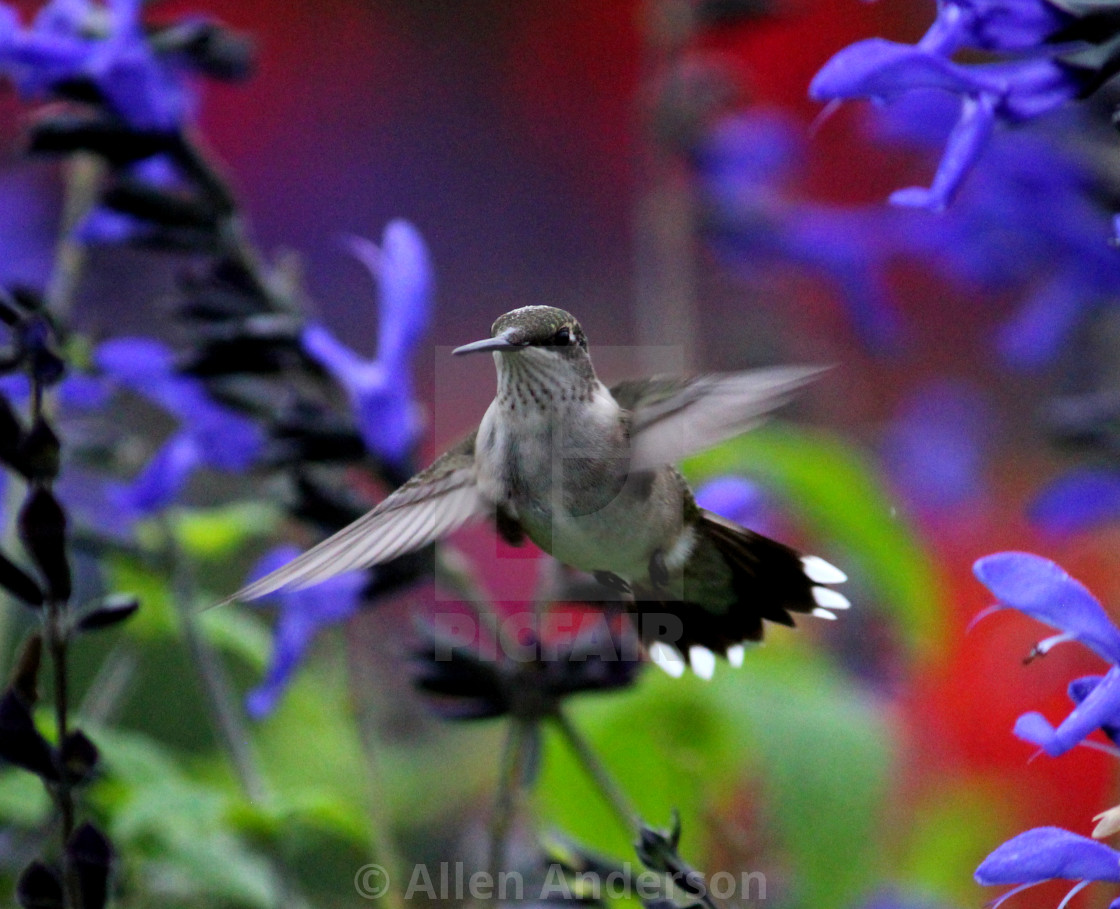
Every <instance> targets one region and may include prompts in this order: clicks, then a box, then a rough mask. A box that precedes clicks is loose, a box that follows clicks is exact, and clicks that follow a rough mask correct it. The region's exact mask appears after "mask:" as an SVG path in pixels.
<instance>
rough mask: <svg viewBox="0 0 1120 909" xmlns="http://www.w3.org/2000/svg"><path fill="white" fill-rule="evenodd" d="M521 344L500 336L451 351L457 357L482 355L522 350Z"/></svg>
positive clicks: (473, 342)
mask: <svg viewBox="0 0 1120 909" xmlns="http://www.w3.org/2000/svg"><path fill="white" fill-rule="evenodd" d="M520 349H521V345H520V344H511V343H510V342H509V340H507V339H506V338H505V337H503V336H501V335H499V336H498V337H496V338H483V339H482V340H481V341H472V342H471V343H470V344H464V345H463V346H462V347H456V348H455V349H454V350H453V351H451V352H452V353H453V354H455V355H456V356H457V355H459V354H469V353H482V352H483V351H487V350H520Z"/></svg>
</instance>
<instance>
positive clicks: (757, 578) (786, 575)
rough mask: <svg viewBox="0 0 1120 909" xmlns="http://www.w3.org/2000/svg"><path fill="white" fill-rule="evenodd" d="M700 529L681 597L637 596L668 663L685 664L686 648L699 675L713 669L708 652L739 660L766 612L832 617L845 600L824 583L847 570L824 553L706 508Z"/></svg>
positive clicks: (646, 627)
mask: <svg viewBox="0 0 1120 909" xmlns="http://www.w3.org/2000/svg"><path fill="white" fill-rule="evenodd" d="M698 531H699V535H698V541H697V549H696V551H695V553H694V556H693V557H692V558H691V559H690V561H689V565H688V567H686V569H685V576H684V597H683V599H682V600H680V601H671V600H656V599H655V600H654V601H653V602H650V601H648V600H645V599H644V598H639V602H636V603H635V604H634V608H635V609H636V610H637V611H639V612H640V618H639V626H640V631H641V634H642V636H643V638H644V639H645V640H646V643H647V644H648V645H650V655H651V656H652V657H653V658H654V660H655V662H657V663H658V664H659V665H661V666H662V668H664V669H666V671H668V672H671V673H673V674H680V672H683V671H684V666H685V660H684V657H682V656H681V655H682V654H684V655H687V657H688V660H689V662H690V663H691V664H692V665H693V669H694V670H695V671H696V672H697V674H698V675H710V674H711V669H710V666H711V664H712V661H711V659H710V657H711V653H717V654H723V655H725V656H727V657H728V659H729V660H730V661H731V662H732V663H738V662H740V661H741V660H742V655H743V643H744V642H755V641H760V640H762V636H763V620H766V621H769V622H776V623H778V624H781V625H790V626H792V625H793V624H794V621H793V615H792V614H793V613H803V614H809V615H814V616H817V617H819V618H826V619H833V618H835V617H836V616H835V614H834V610H841V609H846V608H847V607H848V601H847V599H846V598H845V597H844V596H843V594H841V593H839V592H837V591H835V590H833V589H831V588H830V587H828V586H825V585H828V584H837V583H840V582H842V581H844V580H845V576H844V573H843V572H841V571H840V570H839V569H838V568H835V567H834V566H832V565H830V564H829V563H828V562H826V561H825V560H824V559H821V558H818V557H817V556H802V555H801V553H799V552H797V551H796V550H795V549H792V548H790V547H789V546H786V545H785V544H783V543H779V542H777V541H776V540H771V539H769V538H768V537H764V536H762V535H761V534H757V533H754V532H752V531H750V530H747V529H746V528H744V527H740V526H739V525H737V524H735V523H734V522H732V521H728V520H727V519H726V518H722V517H720V516H719V515H717V514H714V513H712V512H709V511H702V512H701V517H700V523H699V525H698ZM728 572H730V589H731V591H732V595H733V598H732V601H731V602H730V603H729V602H728V597H727V589H728V584H727V580H728V578H727V573H728ZM655 617H656V618H655ZM705 654H706V655H705ZM674 660H676V663H675V664H674V662H673V661H674ZM702 670H703V671H702Z"/></svg>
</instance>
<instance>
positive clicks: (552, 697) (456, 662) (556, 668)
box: [415, 616, 642, 720]
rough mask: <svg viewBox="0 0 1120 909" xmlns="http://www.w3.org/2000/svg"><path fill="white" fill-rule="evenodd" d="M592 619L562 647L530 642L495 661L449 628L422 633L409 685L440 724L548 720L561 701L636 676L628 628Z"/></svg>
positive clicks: (636, 655) (636, 652)
mask: <svg viewBox="0 0 1120 909" xmlns="http://www.w3.org/2000/svg"><path fill="white" fill-rule="evenodd" d="M595 618H596V620H595V621H594V622H593V624H592V626H591V627H590V628H588V629H586V630H583V631H581V632H580V633H579V634H577V635H575V636H574V637H571V638H569V639H567V640H566V641H563V642H560V643H546V644H541V643H540V642H539V641H538V640H537V639H536V636H535V635H529V637H528V639H527V640H523V641H519V642H518V650H519V652H518V653H517V654H502V655H501V656H499V657H498V658H497V659H495V658H493V657H488V656H486V655H484V654H483V653H482V652H481V651H480V650H478V649H476V647H475V645H474V643H473V641H471V642H468V641H467V640H466V639H465V638H463V637H462V636H460V635H456V634H452V633H451V629H446V630H444V629H440V628H437V627H435V626H430V625H429V626H421V628H420V631H421V635H422V636H423V644H422V645H421V647H420V648H418V649H417V651H416V652H415V656H416V658H417V661H418V664H419V672H418V674H417V677H416V682H415V683H416V685H417V687H418V688H420V689H421V690H422V691H425V692H427V693H429V694H433V695H437V696H438V697H439V700H438V701H437V702H435V703H434V705H433V706H434V708H435V712H436V713H437V714H439V715H440V716H443V717H445V718H447V719H460V720H466V719H483V718H486V717H492V716H501V715H503V714H507V713H508V714H511V715H514V716H517V717H520V718H522V719H528V720H536V719H540V718H542V717H546V716H549V715H551V714H553V713H555V711H556V710H557V708H558V707H559V705H560V702H561V701H562V700H563V699H564V698H566V697H569V696H571V695H573V694H579V693H582V692H590V691H610V690H614V689H618V688H623V687H626V686H627V685H630V684H632V683H633V681H634V679H635V678H636V677H637V674H638V672H640V671H641V668H642V659H641V654H640V648H639V646H638V643H637V638H636V636H635V634H634V632H633V630H632V628H631V627H630V626H629V624H624V625H623V626H621V630H616V629H615V628H614V627H612V626H611V625H610V624H609V623H608V622H607V620H606V619H605V618H604V617H602V616H598V617H595ZM463 627H464V628H467V629H470V628H473V627H474V623H473V619H471V618H469V617H465V623H464V626H463Z"/></svg>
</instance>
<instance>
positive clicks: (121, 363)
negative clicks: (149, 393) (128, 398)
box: [93, 337, 175, 393]
mask: <svg viewBox="0 0 1120 909" xmlns="http://www.w3.org/2000/svg"><path fill="white" fill-rule="evenodd" d="M93 362H94V364H95V365H96V366H97V367H98V368H99V369H100V370H102V371H103V372H105V373H106V374H108V375H109V376H111V377H112V378H114V379H116V380H117V381H118V382H121V383H122V384H123V385H125V386H127V387H129V388H131V389H132V390H134V391H137V392H140V393H142V390H143V389H144V388H145V387H147V386H148V383H149V382H151V381H152V380H157V381H158V380H161V379H163V378H165V377H166V376H168V375H169V374H170V373H171V371H172V369H173V368H174V363H175V358H174V356H173V355H172V353H171V348H169V347H168V346H167V345H166V344H164V343H162V342H161V341H156V340H154V339H153V338H133V337H127V338H113V339H112V340H109V341H104V342H102V343H101V344H100V345H98V347H97V350H96V351H94V354H93Z"/></svg>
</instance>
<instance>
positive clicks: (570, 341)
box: [453, 306, 595, 390]
mask: <svg viewBox="0 0 1120 909" xmlns="http://www.w3.org/2000/svg"><path fill="white" fill-rule="evenodd" d="M483 351H490V352H492V353H493V354H494V355H495V356H494V360H495V362H496V363H497V365H498V376H499V378H500V379H501V380H503V382H504V381H505V380H511V381H514V382H521V383H528V384H531V385H533V386H540V387H541V388H542V389H545V390H547V389H549V387H550V386H551V387H556V386H560V387H561V388H563V387H564V386H570V385H578V386H582V385H584V384H586V383H590V382H593V381H594V380H595V370H594V369H593V368H592V366H591V358H590V357H589V356H588V354H587V337H586V336H585V335H584V333H583V329H582V328H581V327H580V324H579V322H577V321H576V318H575V316H573V315H572V314H571V313H569V312H565V311H564V310H562V309H557V308H556V307H555V306H522V307H521V308H520V309H515V310H513V311H512V312H507V313H506V314H505V315H502V316H499V317H498V319H497V321H495V322H494V325H493V327H492V328H491V329H490V337H489V338H483V339H482V340H481V341H475V342H473V343H472V344H464V345H463V346H462V347H457V348H455V350H454V351H453V353H455V354H468V353H481V352H483Z"/></svg>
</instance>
